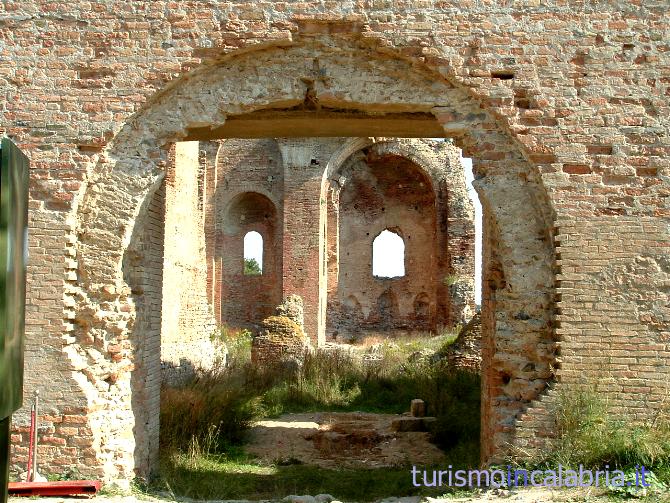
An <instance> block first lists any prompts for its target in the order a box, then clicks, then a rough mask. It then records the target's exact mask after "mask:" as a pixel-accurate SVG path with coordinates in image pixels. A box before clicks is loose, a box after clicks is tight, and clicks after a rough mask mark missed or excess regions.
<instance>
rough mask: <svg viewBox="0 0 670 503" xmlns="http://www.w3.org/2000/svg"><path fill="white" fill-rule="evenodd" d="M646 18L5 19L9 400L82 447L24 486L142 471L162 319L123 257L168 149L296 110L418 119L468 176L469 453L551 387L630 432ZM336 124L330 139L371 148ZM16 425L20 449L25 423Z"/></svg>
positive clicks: (338, 12) (650, 54) (647, 177)
mask: <svg viewBox="0 0 670 503" xmlns="http://www.w3.org/2000/svg"><path fill="white" fill-rule="evenodd" d="M668 16H669V14H668V11H667V4H666V2H662V1H649V2H644V3H643V4H635V3H630V2H622V1H614V2H610V3H607V4H599V5H597V6H591V5H586V4H574V5H572V4H567V3H565V2H562V1H558V0H557V1H551V2H545V3H542V5H540V4H539V3H538V2H534V1H519V2H512V3H510V4H506V5H505V6H498V5H494V4H492V3H487V2H465V3H464V2H461V1H459V2H456V1H451V0H447V1H431V0H426V1H421V2H404V1H397V2H396V1H379V2H377V1H375V2H372V1H369V2H368V1H364V2H357V3H352V2H332V1H314V2H268V1H260V2H238V3H231V2H225V1H223V2H217V3H212V2H205V1H198V2H189V3H188V4H181V3H176V2H168V1H161V0H157V1H151V2H148V1H147V2H144V1H139V2H123V1H120V0H119V1H105V2H98V1H75V2H68V3H58V2H47V1H42V0H38V1H34V2H13V1H10V2H5V3H3V5H2V11H0V40H1V42H0V55H1V56H2V57H1V58H0V89H1V90H2V92H3V96H4V98H5V99H4V100H3V105H2V106H1V107H0V114H1V118H2V120H1V123H0V127H2V128H3V129H4V130H5V131H6V132H7V133H8V134H9V135H10V136H11V137H13V138H14V139H15V140H16V141H17V142H18V143H19V144H20V146H21V147H22V148H23V149H24V150H25V151H26V153H27V154H28V155H29V156H30V158H31V190H30V197H31V200H30V210H31V211H30V237H29V248H30V253H31V260H30V265H29V270H28V301H27V309H26V315H27V325H26V331H27V339H28V344H27V348H26V351H27V353H26V364H27V366H28V368H27V372H26V393H27V396H26V398H27V400H26V403H28V401H29V400H28V399H29V397H30V394H31V393H32V391H33V390H34V389H35V388H36V387H39V388H40V390H41V393H42V396H43V402H44V409H43V411H44V418H43V424H44V426H45V427H46V428H50V427H52V424H53V422H52V421H50V420H48V419H46V417H47V416H48V417H50V418H59V417H63V416H65V415H74V416H77V417H80V418H83V419H84V420H85V421H86V422H85V423H83V424H84V425H85V429H84V431H82V432H81V438H82V439H83V438H85V439H88V441H90V444H87V445H85V446H84V445H82V446H78V445H76V444H75V443H74V442H73V445H72V447H69V446H67V445H66V446H63V445H44V446H43V447H44V449H43V450H44V454H43V459H44V460H45V465H44V466H45V469H48V470H50V471H54V472H58V471H59V470H60V469H61V468H60V466H61V463H66V464H68V465H73V466H76V467H78V468H79V469H80V470H81V472H82V473H84V474H85V475H87V476H94V477H96V476H101V477H104V478H105V479H114V478H129V477H131V476H132V475H133V474H134V473H135V471H136V470H137V471H138V472H139V473H141V474H144V473H147V472H148V470H149V469H150V467H151V466H152V462H153V461H152V459H153V458H152V455H151V454H150V453H152V452H154V451H155V449H156V446H155V439H156V438H157V433H158V423H157V421H155V420H149V418H153V417H155V416H156V414H157V411H158V400H159V395H158V390H157V386H158V385H157V382H159V381H160V378H159V375H160V366H159V365H160V362H159V358H156V356H155V355H156V354H159V344H160V339H157V338H156V335H155V334H156V330H158V328H157V325H156V324H155V322H154V325H153V328H151V330H153V331H152V332H150V333H148V332H145V330H147V329H148V327H151V323H152V322H151V316H149V315H147V314H146V313H152V312H154V313H156V312H158V313H159V312H160V308H159V307H158V306H157V305H156V300H155V299H156V298H158V297H157V296H158V291H156V290H151V289H149V288H147V289H145V290H143V291H142V292H140V291H139V290H137V289H136V290H135V291H133V290H132V288H131V287H132V286H133V285H132V283H133V281H130V278H129V277H128V274H130V272H131V270H130V269H128V260H129V259H130V258H132V256H133V254H134V253H136V250H137V249H138V245H139V243H141V241H142V239H141V238H142V235H143V233H145V232H146V233H148V234H150V230H149V229H144V226H145V225H146V224H145V222H147V215H148V214H149V213H148V212H149V210H148V207H149V206H150V205H151V204H154V203H153V202H152V201H154V200H153V198H154V197H155V194H158V192H157V190H159V187H160V184H161V180H162V178H163V177H164V174H165V169H166V166H167V161H168V153H169V145H170V144H171V143H172V142H175V141H181V140H183V139H190V137H189V135H192V134H195V133H194V132H200V133H202V131H203V130H207V131H209V130H210V129H209V126H213V127H218V126H221V125H223V124H224V123H226V118H227V117H228V116H234V115H236V114H243V113H246V112H253V111H258V110H268V109H270V110H274V111H271V112H270V114H271V116H272V114H275V115H274V116H276V117H279V116H280V115H281V114H279V112H277V110H288V109H291V108H293V107H298V106H304V107H305V108H304V109H305V110H306V111H307V112H311V111H313V109H314V108H318V107H319V106H321V107H329V108H331V109H336V110H338V111H339V112H338V113H340V112H342V111H343V110H358V111H360V112H362V113H370V114H377V115H376V116H375V117H377V119H379V120H381V117H380V116H379V115H378V114H380V113H405V112H411V113H412V114H428V115H430V116H431V117H434V118H435V124H437V125H439V127H440V128H442V130H443V131H444V133H445V135H446V136H451V137H453V138H454V139H455V142H456V144H457V145H458V146H460V147H462V148H463V149H464V151H465V155H466V156H468V157H472V158H473V159H474V161H473V164H474V170H475V175H476V178H477V180H476V182H475V185H476V188H477V190H478V191H479V194H480V197H481V199H482V202H483V205H484V212H485V222H486V230H485V248H486V249H487V250H488V251H487V252H486V253H485V257H486V258H485V264H484V305H483V312H482V337H483V341H482V344H483V361H482V365H483V374H484V394H483V409H482V413H483V414H482V415H483V428H482V431H483V434H482V439H483V454H484V458H485V460H491V459H495V458H496V457H499V456H500V455H501V454H503V453H504V452H505V451H506V449H507V446H509V444H510V443H515V442H517V443H519V442H520V443H524V442H529V443H533V442H535V440H533V439H535V438H537V437H538V435H539V433H540V432H541V430H542V428H544V427H546V425H545V426H542V425H543V424H545V423H543V421H544V420H545V419H546V418H547V417H548V410H549V408H550V406H551V402H552V398H551V396H552V394H551V393H552V392H545V391H544V390H545V389H546V387H547V384H548V383H554V385H555V386H556V387H558V386H563V385H567V384H570V383H576V382H579V381H580V380H581V379H582V378H589V379H600V380H601V386H602V391H603V393H605V394H606V395H607V396H608V398H610V399H612V400H615V401H618V402H619V403H621V405H622V409H625V410H626V411H629V412H632V413H633V414H634V416H636V417H642V416H644V415H646V414H649V413H653V412H654V411H655V410H656V409H657V408H658V407H659V406H660V404H661V396H663V395H664V394H665V393H666V385H665V383H666V382H667V381H668V368H670V365H669V364H670V356H669V355H670V342H669V337H668V330H667V326H668V316H669V312H668V307H667V306H668V293H667V291H666V289H664V287H663V285H665V284H666V282H667V272H668V271H667V269H668V266H667V260H668V246H670V239H669V237H668V236H669V235H670V232H668V222H669V217H670V205H669V204H668V195H669V193H670V192H669V189H668V187H669V182H668V170H669V161H668V158H669V157H670V156H669V154H670V142H669V140H668V138H669V135H668V125H669V124H668V117H670V113H669V112H670V110H669V107H668V96H670V82H669V81H668V78H669V76H668V72H669V71H670V56H669V54H670V51H668V43H667V40H668V34H667V26H668V25H670V22H669V21H670V19H669V17H668ZM310 107H312V108H310ZM412 117H415V116H412ZM280 118H281V117H280ZM407 119H408V120H407V121H406V122H405V124H406V125H407V127H411V126H412V124H414V122H413V121H410V120H409V117H408V118H407ZM226 124H228V125H230V126H231V127H232V125H234V121H232V120H229V121H228V122H227V123H226ZM329 124H330V127H333V128H334V127H335V126H333V124H335V123H327V122H325V121H321V120H320V121H315V122H314V127H317V126H318V127H326V126H327V125H329ZM355 124H356V123H354V122H346V121H345V122H343V123H341V126H339V127H340V130H338V131H337V134H331V136H337V135H340V136H346V135H351V136H366V135H368V136H375V135H379V133H377V132H371V131H370V132H368V131H365V132H363V131H361V129H356V130H355V131H354V129H355V128H356V127H357V126H356V125H355ZM259 127H260V126H259ZM366 127H367V126H366ZM431 127H432V126H431ZM290 129H291V127H289V126H287V127H286V128H285V130H290ZM330 131H331V133H332V129H331V130H330ZM265 136H281V135H280V134H277V135H275V134H265ZM422 136H426V135H422ZM211 139H214V138H211ZM156 204H157V203H156ZM138 216H139V219H138ZM140 231H142V232H140ZM157 263H159V264H160V263H162V262H161V261H158V262H157ZM145 272H146V274H147V275H149V274H150V269H147V270H146V271H145ZM158 274H159V272H158V270H156V271H155V272H153V273H151V275H149V276H147V281H149V282H150V283H151V282H152V281H158ZM129 285H130V287H129ZM311 302H313V301H312V299H310V298H308V297H306V298H305V305H306V313H305V314H306V316H307V313H308V308H309V309H314V306H313V305H312V306H311V307H310V303H311ZM614 308H616V309H614ZM317 309H318V307H317ZM152 310H155V311H152ZM154 316H155V314H154ZM147 324H148V325H147ZM306 328H307V330H308V332H309V328H308V327H306ZM151 334H153V335H151ZM157 341H158V345H157ZM617 351H628V352H629V355H628V356H625V357H624V356H621V355H619V354H618V353H617ZM96 352H97V353H96ZM100 378H102V379H100ZM107 380H109V382H107ZM103 383H106V384H103ZM640 390H644V394H641V393H640V392H639V391H640ZM137 404H142V406H141V408H142V409H143V410H144V412H142V411H141V410H139V409H137V408H134V407H133V405H137ZM14 422H15V425H16V426H17V428H16V433H15V434H16V435H22V436H24V437H25V431H23V430H22V429H24V428H25V425H26V410H23V411H21V412H20V413H19V414H17V415H16V416H15V417H14ZM136 425H140V426H141V428H140V429H139V431H135V433H133V431H134V427H135V426H136ZM143 431H145V433H142V432H143ZM43 435H45V436H47V437H52V438H60V439H63V438H64V439H66V444H67V439H68V438H71V437H68V436H67V435H61V434H58V433H56V432H53V433H51V432H47V431H45V432H44V434H43ZM74 438H76V437H74ZM25 442H26V439H25V438H22V443H21V444H20V445H17V446H15V448H14V459H15V461H16V462H17V463H18V464H20V463H21V462H22V461H23V460H22V456H24V454H25V452H23V451H22V449H23V446H24V445H25ZM89 445H90V446H89ZM47 447H48V448H49V449H46V448H47ZM52 448H53V449H52Z"/></svg>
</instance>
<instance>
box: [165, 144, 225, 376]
mask: <svg viewBox="0 0 670 503" xmlns="http://www.w3.org/2000/svg"><path fill="white" fill-rule="evenodd" d="M171 160H172V162H171V163H170V164H169V166H168V169H167V172H166V174H165V179H164V182H163V183H164V185H165V217H164V221H165V231H164V232H165V233H164V245H163V246H164V251H163V270H162V277H163V285H162V286H163V291H162V299H163V301H162V306H161V309H160V312H161V313H162V319H161V338H160V354H161V362H162V366H163V379H164V380H166V381H167V382H170V383H173V382H179V381H182V380H183V379H186V378H188V377H189V376H191V375H193V373H194V372H195V370H196V369H198V368H201V367H202V368H208V367H210V366H211V365H212V364H213V363H214V362H215V360H216V359H217V358H218V357H222V356H223V355H222V354H218V353H220V351H219V350H218V349H216V348H214V346H213V345H212V340H211V337H210V336H211V335H212V334H213V333H214V332H215V330H216V322H215V320H214V316H213V312H212V308H211V306H210V304H209V301H208V298H207V284H206V283H207V263H206V260H205V233H204V214H203V211H204V207H203V197H204V196H203V186H202V184H203V182H204V179H205V176H204V172H203V171H202V170H201V164H202V163H201V156H200V145H199V142H197V141H194V142H178V143H176V144H175V147H174V157H173V159H171ZM152 244H154V245H157V246H159V241H158V240H156V241H154V242H153V243H152Z"/></svg>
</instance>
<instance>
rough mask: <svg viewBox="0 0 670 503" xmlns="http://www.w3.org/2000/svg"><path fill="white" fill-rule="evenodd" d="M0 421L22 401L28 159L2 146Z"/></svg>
mask: <svg viewBox="0 0 670 503" xmlns="http://www.w3.org/2000/svg"><path fill="white" fill-rule="evenodd" d="M0 146H1V150H0V420H2V419H4V418H6V417H8V416H10V415H11V414H12V412H14V411H15V410H16V409H18V408H19V407H21V405H22V401H23V344H24V328H25V318H24V316H25V299H26V259H27V250H26V246H27V225H28V164H29V163H28V158H27V157H26V156H25V155H24V154H23V153H22V152H21V151H20V150H19V149H18V147H16V145H14V144H13V143H12V142H11V141H10V140H9V139H8V138H3V139H2V143H1V144H0Z"/></svg>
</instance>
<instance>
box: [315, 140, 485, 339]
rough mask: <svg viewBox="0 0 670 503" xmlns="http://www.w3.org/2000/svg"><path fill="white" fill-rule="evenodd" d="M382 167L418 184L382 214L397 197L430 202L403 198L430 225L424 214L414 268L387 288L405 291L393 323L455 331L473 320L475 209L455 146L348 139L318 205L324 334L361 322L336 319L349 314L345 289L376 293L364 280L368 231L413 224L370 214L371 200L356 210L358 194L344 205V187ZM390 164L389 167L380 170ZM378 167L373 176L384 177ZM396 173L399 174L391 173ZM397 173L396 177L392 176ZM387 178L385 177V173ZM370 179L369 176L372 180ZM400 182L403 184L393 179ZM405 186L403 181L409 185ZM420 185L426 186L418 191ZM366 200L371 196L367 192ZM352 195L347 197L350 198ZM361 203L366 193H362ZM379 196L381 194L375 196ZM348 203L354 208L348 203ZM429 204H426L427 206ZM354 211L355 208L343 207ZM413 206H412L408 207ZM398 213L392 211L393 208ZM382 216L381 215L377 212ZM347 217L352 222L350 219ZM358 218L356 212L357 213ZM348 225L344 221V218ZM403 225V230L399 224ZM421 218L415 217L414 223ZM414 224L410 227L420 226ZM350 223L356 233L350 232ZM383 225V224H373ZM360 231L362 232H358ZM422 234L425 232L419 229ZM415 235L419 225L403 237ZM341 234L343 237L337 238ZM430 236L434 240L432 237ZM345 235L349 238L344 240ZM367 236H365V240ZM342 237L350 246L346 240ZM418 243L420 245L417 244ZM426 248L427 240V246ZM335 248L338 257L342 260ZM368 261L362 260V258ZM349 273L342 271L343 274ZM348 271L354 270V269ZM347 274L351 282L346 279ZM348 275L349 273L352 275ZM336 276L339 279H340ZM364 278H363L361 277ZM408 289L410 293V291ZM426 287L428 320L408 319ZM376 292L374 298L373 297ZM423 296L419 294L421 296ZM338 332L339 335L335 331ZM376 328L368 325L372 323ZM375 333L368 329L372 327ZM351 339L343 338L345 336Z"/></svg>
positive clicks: (326, 177)
mask: <svg viewBox="0 0 670 503" xmlns="http://www.w3.org/2000/svg"><path fill="white" fill-rule="evenodd" d="M388 162H392V163H393V162H402V163H405V165H406V167H405V168H404V170H403V171H404V172H403V173H402V177H405V176H407V175H411V174H412V173H414V177H415V181H418V182H420V184H419V185H416V186H415V187H414V188H412V189H409V187H406V189H409V192H407V193H404V192H403V193H401V194H398V195H393V196H392V197H391V200H389V201H387V202H385V203H384V204H383V206H386V209H388V206H389V204H390V205H391V206H396V205H397V204H396V203H399V202H400V201H399V199H407V198H413V197H416V196H418V197H419V198H425V197H428V198H429V199H430V201H429V202H428V201H426V200H422V201H421V200H416V201H415V202H414V203H410V202H409V199H407V200H406V201H405V205H407V208H409V207H411V206H414V205H415V204H418V205H419V207H421V208H423V209H422V213H421V214H422V215H423V212H424V211H427V212H428V214H430V216H429V217H427V218H428V220H426V215H423V217H422V219H423V225H422V226H420V227H425V226H426V224H427V223H428V222H429V221H430V224H429V225H428V227H430V228H432V230H431V231H430V233H429V234H430V236H428V235H424V236H423V237H421V238H419V239H418V241H417V239H416V238H417V236H414V241H412V242H413V243H414V246H413V247H412V248H411V249H412V250H413V253H415V254H418V255H417V256H416V257H414V258H413V260H415V261H416V262H417V264H418V263H420V264H422V265H421V266H420V267H418V268H417V267H416V266H414V270H413V272H412V273H411V274H409V275H408V277H406V278H404V279H403V280H401V281H399V282H398V281H396V282H394V283H395V284H394V285H390V286H391V287H392V289H394V290H399V291H403V292H404V294H403V295H402V297H404V303H403V306H404V307H403V309H402V311H403V312H404V314H405V317H404V318H403V319H401V320H397V321H398V326H404V328H406V329H409V330H410V331H411V330H413V329H414V328H415V327H417V326H422V328H423V329H424V330H435V329H436V328H437V327H438V326H453V325H455V324H457V323H461V322H463V321H464V320H463V317H464V316H465V317H467V318H468V319H469V316H471V313H472V312H473V309H474V307H475V306H474V262H475V261H474V232H475V231H474V208H473V207H472V203H471V201H470V197H469V196H468V194H467V189H466V185H465V173H464V170H463V167H462V165H461V162H460V156H459V149H457V148H455V147H454V146H453V145H452V144H451V143H450V142H446V141H439V142H436V141H434V140H428V139H414V138H352V139H350V140H349V141H347V142H344V143H343V144H342V145H341V146H340V147H339V149H338V150H337V151H336V152H335V153H334V154H333V156H332V157H331V159H329V162H328V164H327V166H326V169H325V170H324V173H323V179H322V189H321V200H322V201H327V206H328V210H327V219H328V225H327V226H326V229H327V240H326V241H327V242H326V245H327V246H328V278H327V279H328V284H327V295H328V305H329V313H328V314H327V320H326V323H327V325H328V333H329V335H331V336H332V335H333V334H334V333H337V334H338V336H339V335H342V334H344V332H347V330H346V329H347V327H352V331H353V332H356V333H358V332H360V330H358V329H359V328H360V326H359V325H360V320H358V319H354V318H352V317H350V316H349V315H348V314H345V315H341V313H340V310H342V309H343V310H344V311H348V306H347V305H346V302H344V301H345V300H346V298H347V297H348V294H349V293H353V292H349V290H350V289H351V288H354V289H357V288H358V289H361V291H359V292H358V293H354V296H355V297H357V299H359V300H360V301H361V302H363V299H365V298H366V297H370V296H373V297H374V296H376V295H378V294H380V293H381V291H378V290H379V288H381V284H380V283H379V282H378V281H373V280H372V278H371V276H367V269H366V266H365V265H364V264H367V263H368V262H369V261H370V259H371V257H367V254H368V252H369V253H371V252H372V250H371V249H370V250H367V244H363V243H361V242H360V240H361V239H363V240H365V238H363V236H365V234H366V231H369V232H371V233H373V234H374V233H378V232H381V230H383V229H385V228H386V227H387V226H388V225H392V226H398V225H400V227H401V228H402V227H405V230H406V231H407V230H409V229H410V227H412V226H411V225H408V222H410V221H413V220H415V217H416V215H414V214H412V215H414V217H410V218H409V220H405V218H407V217H409V215H406V216H405V218H400V219H399V218H398V215H396V216H395V217H393V218H391V219H390V220H389V217H390V215H389V214H388V213H384V214H383V218H379V217H382V215H377V216H376V217H375V216H374V215H371V214H368V212H369V210H370V209H371V208H372V207H373V206H375V205H374V203H373V202H372V201H370V202H369V203H366V204H364V205H363V207H361V208H360V209H358V210H357V209H356V207H357V204H356V202H357V201H358V199H359V195H356V196H353V198H354V199H353V200H352V201H350V205H347V204H346V203H344V201H343V198H345V196H346V194H347V187H349V189H350V190H351V185H352V183H353V182H354V180H355V179H356V178H357V177H358V176H359V175H361V174H362V173H365V172H368V171H370V166H368V164H369V163H371V166H374V165H379V167H381V165H380V164H379V163H382V164H383V165H385V164H386V163H388ZM386 167H388V166H386ZM386 167H384V168H383V171H378V170H377V175H376V177H378V176H379V175H382V174H383V173H385V172H386ZM397 175H399V173H397ZM397 175H396V176H397ZM383 176H385V175H383ZM376 177H375V179H376ZM397 181H398V183H403V184H404V180H401V179H398V180H397ZM407 181H408V182H409V179H408V180H407ZM376 184H377V181H372V180H370V181H366V182H365V183H364V184H363V188H364V189H365V190H364V192H366V194H367V192H368V189H367V188H368V187H370V186H372V185H376ZM421 187H424V189H421ZM368 195H369V194H368ZM349 196H350V198H351V197H352V196H351V193H349ZM360 197H361V198H365V197H366V195H363V194H360ZM379 197H381V198H382V199H383V197H384V196H379ZM351 203H353V204H351ZM427 203H428V204H427ZM347 206H353V208H347ZM416 209H417V208H416V207H414V210H416ZM396 210H397V208H396ZM382 211H383V210H382ZM352 212H353V214H357V217H355V218H353V219H352ZM359 213H360V215H358V214H359ZM346 220H348V224H347V223H345V221H346ZM403 220H405V223H404V225H401V221H403ZM420 220H421V219H420ZM418 222H419V220H416V221H415V222H414V223H415V224H416V223H418ZM351 225H353V226H354V227H356V229H349V227H350V226H351ZM380 225H381V227H379V226H380ZM364 229H365V230H364ZM425 231H426V229H424V232H425ZM416 232H420V228H415V227H413V228H412V232H410V233H405V234H406V237H407V238H408V239H409V240H412V236H413V235H414V234H415V233H416ZM343 233H344V234H343ZM433 234H434V236H433ZM347 235H348V238H347V237H346V236H347ZM369 235H370V234H368V236H369ZM343 238H344V241H347V240H348V244H345V243H344V241H343V242H342V244H340V241H342V240H343ZM419 243H420V246H419ZM428 243H431V244H430V245H428ZM361 245H363V247H362V248H361V249H358V250H357V251H355V253H354V256H355V257H356V258H353V257H352V256H350V251H351V250H350V249H347V250H345V249H344V248H345V247H346V248H349V247H350V246H354V248H357V247H358V246H361ZM340 250H341V251H342V255H340V253H339V252H340ZM365 257H367V260H365ZM347 268H349V269H350V270H349V271H347V270H346V269H347ZM354 269H356V270H355V271H354ZM347 273H349V274H350V275H351V277H347ZM352 273H353V274H352ZM341 274H342V277H340V275H341ZM447 277H449V278H457V280H454V281H453V282H452V283H449V284H447V283H446V282H445V278H447ZM362 278H367V279H365V280H364V279H362ZM340 280H343V281H344V282H345V283H347V284H348V286H344V289H341V288H339V287H338V285H340ZM412 289H414V290H415V291H414V292H413V293H412ZM424 289H427V291H429V292H432V293H431V295H429V297H430V302H429V305H430V313H431V314H430V316H427V317H424V316H421V317H420V318H421V320H420V323H419V324H418V325H416V323H417V322H419V320H415V319H413V318H414V316H413V313H414V309H413V304H414V302H413V300H412V299H413V298H414V297H415V296H417V295H419V294H420V292H421V291H423V290H424ZM375 292H376V293H375ZM424 293H425V292H424ZM363 303H364V304H367V305H366V306H365V307H364V311H365V312H368V313H369V312H370V305H369V304H370V302H369V299H368V302H363ZM468 313H469V314H468ZM340 326H341V328H342V329H343V330H344V332H343V331H342V330H340ZM371 326H372V327H373V326H374V323H373V324H372V325H371ZM373 330H374V329H373ZM349 337H350V336H348V335H347V336H345V339H347V338H349Z"/></svg>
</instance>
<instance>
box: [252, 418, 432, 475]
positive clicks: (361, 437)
mask: <svg viewBox="0 0 670 503" xmlns="http://www.w3.org/2000/svg"><path fill="white" fill-rule="evenodd" d="M401 417H403V416H398V415H394V414H367V413H349V412H347V413H338V412H321V413H306V414H285V415H283V416H281V417H279V418H278V419H275V420H266V421H259V422H258V423H257V424H256V425H255V426H254V427H253V428H252V430H251V436H250V437H251V441H250V443H249V444H248V445H247V446H246V447H245V450H246V452H248V453H249V454H252V455H254V456H256V457H257V458H258V461H259V462H260V463H268V464H270V463H272V464H288V463H296V464H297V463H300V464H308V465H314V466H319V467H322V468H351V469H361V468H383V467H391V466H409V465H417V466H430V465H435V464H439V463H440V462H441V461H442V460H443V459H444V454H443V453H442V451H441V450H440V449H438V448H437V447H436V446H435V445H433V444H431V443H430V441H429V438H428V437H429V433H427V432H421V431H409V432H394V431H392V429H391V421H393V420H394V419H398V418H401Z"/></svg>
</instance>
